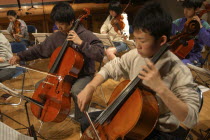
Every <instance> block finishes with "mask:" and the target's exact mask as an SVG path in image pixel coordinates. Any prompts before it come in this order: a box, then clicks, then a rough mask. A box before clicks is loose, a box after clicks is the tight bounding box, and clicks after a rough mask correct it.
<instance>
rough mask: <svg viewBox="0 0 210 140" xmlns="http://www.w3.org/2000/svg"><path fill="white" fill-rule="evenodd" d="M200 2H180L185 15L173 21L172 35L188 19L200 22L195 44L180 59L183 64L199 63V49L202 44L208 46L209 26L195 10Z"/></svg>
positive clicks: (198, 8) (196, 0) (192, 0)
mask: <svg viewBox="0 0 210 140" xmlns="http://www.w3.org/2000/svg"><path fill="white" fill-rule="evenodd" d="M202 3H203V1H202V0H185V1H184V2H183V4H182V6H183V7H184V15H185V17H183V18H179V19H176V20H174V21H173V25H172V35H176V34H177V33H180V32H181V31H182V29H183V28H184V24H185V22H186V21H187V20H189V19H194V20H197V21H198V22H199V24H200V31H199V33H198V34H197V35H196V36H195V40H194V41H195V45H194V47H193V49H192V50H191V51H190V53H189V54H188V55H187V56H186V58H184V59H182V62H183V63H184V64H187V63H189V64H193V65H199V64H200V63H201V59H202V56H201V51H202V49H203V46H205V45H207V46H210V26H209V24H208V23H207V22H206V21H205V20H202V19H200V18H199V17H198V16H197V15H196V12H197V11H198V10H200V7H201V5H202Z"/></svg>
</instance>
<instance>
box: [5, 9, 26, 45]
mask: <svg viewBox="0 0 210 140" xmlns="http://www.w3.org/2000/svg"><path fill="white" fill-rule="evenodd" d="M7 17H8V19H9V21H10V23H9V26H8V28H7V30H8V32H9V33H11V34H12V35H13V37H14V38H15V40H16V42H19V43H22V44H24V45H25V46H26V47H27V46H28V45H29V41H28V40H29V34H28V28H27V25H26V23H25V22H24V21H23V20H21V19H19V17H18V15H17V13H16V12H15V11H14V10H9V11H8V12H7ZM12 45H13V44H12Z"/></svg>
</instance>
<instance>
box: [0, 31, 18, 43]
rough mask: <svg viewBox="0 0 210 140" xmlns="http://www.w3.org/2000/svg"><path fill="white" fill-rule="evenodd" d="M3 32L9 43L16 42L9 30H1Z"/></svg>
mask: <svg viewBox="0 0 210 140" xmlns="http://www.w3.org/2000/svg"><path fill="white" fill-rule="evenodd" d="M1 32H2V34H3V35H4V36H5V37H6V39H7V40H8V41H9V42H15V39H14V37H13V36H12V35H11V34H10V33H9V32H8V31H7V30H1Z"/></svg>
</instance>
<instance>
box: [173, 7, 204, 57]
mask: <svg viewBox="0 0 210 140" xmlns="http://www.w3.org/2000/svg"><path fill="white" fill-rule="evenodd" d="M206 12H207V10H200V11H197V12H196V15H197V16H198V17H199V18H201V17H202V15H203V14H205V13H206ZM188 25H190V26H194V27H193V28H197V30H198V29H200V24H199V23H198V22H197V21H196V20H193V19H190V20H187V21H186V22H185V24H184V29H183V30H182V32H181V33H180V34H183V33H184V34H185V33H186V31H185V30H188V28H189V26H188ZM190 28H192V27H190ZM197 34H198V33H194V34H189V37H188V38H189V39H188V41H183V42H182V44H181V45H180V46H179V47H177V48H174V49H172V50H171V51H172V52H173V53H174V54H175V55H176V56H178V57H179V58H180V59H184V58H185V57H186V56H187V55H188V54H189V53H190V51H191V50H192V49H193V47H194V45H195V41H194V39H195V36H196V35H197ZM174 37H176V36H172V37H171V39H172V40H173V39H175V38H174Z"/></svg>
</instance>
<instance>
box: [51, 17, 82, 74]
mask: <svg viewBox="0 0 210 140" xmlns="http://www.w3.org/2000/svg"><path fill="white" fill-rule="evenodd" d="M79 23H80V19H77V20H76V21H75V23H74V26H73V27H72V29H71V30H74V31H75V30H76V29H77V27H78V26H79ZM67 38H68V36H67V37H66V40H65V41H64V43H63V45H62V49H61V51H60V53H59V54H58V56H57V58H56V60H55V62H54V63H53V65H52V67H51V69H50V71H49V73H55V72H56V70H57V68H58V65H59V62H60V61H61V59H62V56H63V55H64V53H65V51H66V49H67V47H68V46H72V44H73V41H68V40H67Z"/></svg>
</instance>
